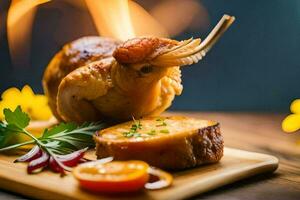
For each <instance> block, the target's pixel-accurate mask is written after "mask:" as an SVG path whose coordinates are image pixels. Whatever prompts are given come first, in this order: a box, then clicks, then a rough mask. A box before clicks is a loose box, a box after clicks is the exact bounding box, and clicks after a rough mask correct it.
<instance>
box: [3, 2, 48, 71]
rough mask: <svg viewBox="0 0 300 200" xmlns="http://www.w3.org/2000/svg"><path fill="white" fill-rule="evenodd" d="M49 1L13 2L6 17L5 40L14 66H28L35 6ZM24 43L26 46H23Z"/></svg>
mask: <svg viewBox="0 0 300 200" xmlns="http://www.w3.org/2000/svg"><path fill="white" fill-rule="evenodd" d="M49 1H50V0H13V1H12V3H11V6H10V8H9V10H8V16H7V38H8V45H9V50H10V55H11V58H12V62H13V65H14V66H20V65H25V66H26V65H29V57H30V56H29V55H30V41H31V30H32V28H31V27H32V22H33V19H34V15H35V12H36V6H37V5H40V4H42V3H46V2H49ZM24 42H26V45H23V44H24Z"/></svg>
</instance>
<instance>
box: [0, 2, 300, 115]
mask: <svg viewBox="0 0 300 200" xmlns="http://www.w3.org/2000/svg"><path fill="white" fill-rule="evenodd" d="M201 2H202V4H203V5H204V6H205V7H206V8H207V10H208V13H209V16H210V21H211V27H210V28H212V27H213V26H214V25H215V23H216V22H217V21H218V20H219V19H220V17H221V16H222V15H223V14H224V13H228V14H230V15H234V16H235V17H236V21H235V23H234V25H233V26H232V27H231V28H230V30H229V31H228V32H227V33H226V34H225V35H224V37H223V38H222V39H221V40H220V41H219V42H218V43H217V44H216V46H215V47H214V48H213V49H212V51H211V52H209V54H208V55H207V56H206V57H205V59H204V60H203V61H201V62H199V63H198V64H197V65H194V66H192V67H186V68H184V69H183V84H184V92H183V94H182V95H181V96H180V97H177V98H176V100H175V102H174V104H173V106H172V109H176V110H178V109H180V110H207V111H228V110H231V111H288V107H289V103H290V102H291V101H292V100H293V99H295V98H297V97H298V98H299V97H300V1H299V0H285V1H283V0H251V1H241V0H203V1H201ZM62 4H63V6H64V11H62V10H59V9H57V8H58V7H60V6H61V5H62ZM8 6H9V1H1V2H0V12H1V24H0V26H1V27H0V29H1V30H0V72H1V73H0V92H2V91H3V90H5V89H6V88H7V87H11V86H19V87H20V86H22V85H24V84H26V83H28V84H30V85H31V86H33V88H34V89H35V91H37V92H42V89H41V82H40V80H41V77H42V74H43V70H44V67H45V66H46V65H47V63H48V62H49V60H50V59H51V57H52V56H53V55H54V54H55V52H56V51H58V50H59V49H60V48H61V46H62V45H63V44H64V43H66V42H68V41H71V40H73V39H76V38H78V37H80V36H83V35H96V34H97V32H96V30H95V28H94V27H93V25H92V22H90V23H91V24H89V23H88V25H89V26H88V25H87V24H86V22H85V24H83V23H82V22H80V21H77V20H76V19H79V18H80V19H82V18H86V19H87V20H85V21H91V20H90V16H88V15H87V14H82V12H80V10H78V8H75V7H74V6H71V5H66V4H64V3H62V2H59V1H56V2H55V3H53V4H48V5H42V6H40V8H39V9H38V12H37V15H36V21H35V22H34V26H33V32H32V36H33V41H32V42H33V43H32V51H31V64H30V66H24V68H23V69H19V68H18V69H13V67H12V66H11V61H10V57H9V53H8V48H7V39H6V30H5V26H3V20H5V18H6V11H7V9H8ZM46 8H47V9H46ZM68 12H72V15H71V16H72V17H69V15H66V13H68ZM45 21H47V23H45ZM66 22H67V23H72V24H73V26H76V27H77V28H75V29H73V30H69V29H68V27H67V26H65V25H63V23H66ZM82 27H89V28H82ZM207 32H208V31H207ZM65 33H67V34H65ZM206 34H207V33H204V32H200V31H193V32H191V31H186V32H185V33H184V34H182V35H180V36H178V37H177V38H178V39H183V38H188V37H191V36H194V37H201V38H204V37H205V36H206ZM64 35H66V36H64ZM58 36H59V37H58ZM57 38H58V39H57Z"/></svg>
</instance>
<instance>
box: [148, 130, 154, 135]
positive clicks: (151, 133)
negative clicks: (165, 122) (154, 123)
mask: <svg viewBox="0 0 300 200" xmlns="http://www.w3.org/2000/svg"><path fill="white" fill-rule="evenodd" d="M147 134H148V135H156V131H155V130H154V129H153V130H151V131H150V132H148V133H147Z"/></svg>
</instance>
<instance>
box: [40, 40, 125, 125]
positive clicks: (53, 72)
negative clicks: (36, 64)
mask: <svg viewBox="0 0 300 200" xmlns="http://www.w3.org/2000/svg"><path fill="white" fill-rule="evenodd" d="M119 44H120V42H119V41H117V40H114V39H110V38H104V37H98V36H89V37H82V38H80V39H78V40H75V41H73V42H71V43H69V44H66V45H65V46H64V47H63V48H62V50H61V51H60V52H58V53H57V54H56V55H55V56H54V58H53V59H52V60H51V62H50V63H49V65H48V66H47V68H46V70H45V73H44V77H43V87H44V91H45V93H46V95H47V96H48V97H49V98H48V99H49V105H50V107H51V110H52V112H53V114H54V115H55V117H56V118H57V119H61V118H60V115H59V114H58V113H57V109H56V96H57V92H58V86H59V84H60V82H61V81H62V79H63V78H64V77H65V76H66V75H67V74H69V73H70V72H72V71H73V70H75V69H77V68H79V67H82V66H84V65H86V64H88V63H91V62H94V61H97V60H101V59H104V58H108V57H111V56H112V53H113V51H114V50H115V48H116V47H117V45H119Z"/></svg>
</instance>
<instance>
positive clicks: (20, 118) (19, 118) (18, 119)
mask: <svg viewBox="0 0 300 200" xmlns="http://www.w3.org/2000/svg"><path fill="white" fill-rule="evenodd" d="M3 113H4V116H5V121H6V122H7V123H8V124H11V125H15V126H16V127H18V128H20V129H23V128H26V127H27V126H28V124H29V121H30V118H29V116H28V115H27V114H26V113H25V112H23V111H22V109H21V106H18V107H17V108H16V109H15V110H14V111H11V110H10V109H7V108H5V109H4V110H3Z"/></svg>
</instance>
